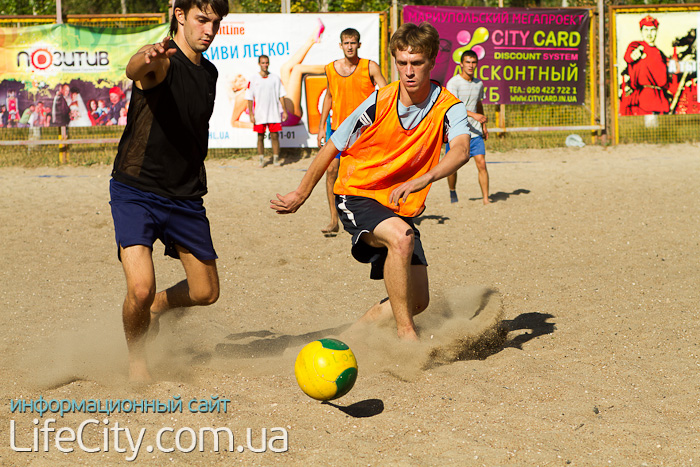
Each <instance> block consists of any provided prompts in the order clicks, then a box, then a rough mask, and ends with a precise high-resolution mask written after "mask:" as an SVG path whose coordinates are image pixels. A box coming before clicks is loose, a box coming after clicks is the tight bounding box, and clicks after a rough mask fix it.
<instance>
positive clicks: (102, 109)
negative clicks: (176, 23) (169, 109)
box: [0, 24, 168, 127]
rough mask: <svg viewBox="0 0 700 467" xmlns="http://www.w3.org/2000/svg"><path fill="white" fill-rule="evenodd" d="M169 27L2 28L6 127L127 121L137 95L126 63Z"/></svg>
mask: <svg viewBox="0 0 700 467" xmlns="http://www.w3.org/2000/svg"><path fill="white" fill-rule="evenodd" d="M167 30H168V25H159V26H156V27H143V28H125V29H105V28H88V27H77V26H69V25H58V24H52V25H45V26H32V27H26V28H0V44H1V45H2V47H0V76H2V80H1V81H0V105H4V107H5V110H3V111H2V112H3V122H2V123H3V126H10V127H12V126H17V127H41V126H98V125H125V124H126V107H127V102H128V97H129V95H130V93H131V82H130V81H128V80H127V79H126V76H125V74H124V70H125V68H126V63H127V62H128V60H129V58H131V56H132V55H133V54H134V53H135V52H136V50H138V48H139V47H141V46H142V45H144V44H148V43H153V42H156V41H158V40H160V39H162V38H163V37H164V36H165V35H166V34H167ZM5 112H6V115H5ZM5 120H7V121H5Z"/></svg>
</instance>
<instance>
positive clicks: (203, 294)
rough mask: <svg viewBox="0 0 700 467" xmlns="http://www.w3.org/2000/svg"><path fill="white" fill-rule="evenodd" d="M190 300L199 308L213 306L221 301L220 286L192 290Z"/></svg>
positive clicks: (210, 285)
mask: <svg viewBox="0 0 700 467" xmlns="http://www.w3.org/2000/svg"><path fill="white" fill-rule="evenodd" d="M190 298H191V299H192V301H193V302H195V303H196V304H197V305H199V306H207V305H213V304H214V303H216V301H217V300H218V299H219V284H209V285H208V286H206V287H200V288H198V289H196V290H190Z"/></svg>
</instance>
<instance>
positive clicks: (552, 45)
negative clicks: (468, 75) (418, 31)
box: [403, 5, 590, 105]
mask: <svg viewBox="0 0 700 467" xmlns="http://www.w3.org/2000/svg"><path fill="white" fill-rule="evenodd" d="M403 18H404V21H405V22H412V23H416V24H419V23H420V22H422V21H428V22H429V23H430V24H432V25H433V26H434V27H435V28H436V29H437V30H438V32H439V33H440V50H439V52H438V56H437V59H436V61H435V68H434V69H433V72H432V74H431V78H432V79H435V80H437V81H439V82H440V83H441V84H442V85H445V84H447V81H449V79H450V78H452V77H453V76H455V75H457V74H459V73H460V71H461V68H460V58H461V56H462V54H463V53H464V52H465V51H467V50H472V51H474V52H475V53H476V54H477V57H478V59H479V66H478V69H477V72H476V77H477V78H479V79H481V80H483V82H484V86H485V90H486V99H485V100H484V101H483V102H484V103H485V104H555V105H575V104H579V105H582V104H584V102H585V97H586V63H587V60H588V40H589V39H588V32H589V27H590V16H589V10H586V9H571V8H567V9H546V8H476V7H474V8H472V7H433V6H413V5H409V6H406V7H404V9H403Z"/></svg>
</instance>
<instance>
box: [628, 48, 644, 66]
mask: <svg viewBox="0 0 700 467" xmlns="http://www.w3.org/2000/svg"><path fill="white" fill-rule="evenodd" d="M630 57H631V58H632V60H634V61H635V62H636V61H637V60H641V59H643V58H646V57H647V54H646V53H645V52H644V46H643V45H638V46H637V48H636V49H634V50H633V51H632V52H630Z"/></svg>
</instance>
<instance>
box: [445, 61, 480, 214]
mask: <svg viewBox="0 0 700 467" xmlns="http://www.w3.org/2000/svg"><path fill="white" fill-rule="evenodd" d="M478 64H479V58H478V56H477V55H476V53H475V52H474V51H472V50H467V51H465V52H464V53H463V54H462V61H461V66H462V71H461V72H460V73H459V74H458V75H456V76H454V77H453V78H452V79H450V80H449V81H448V82H447V86H445V87H446V88H447V90H448V91H450V92H451V93H452V94H454V95H455V97H456V98H457V99H459V100H460V101H462V102H463V103H464V106H465V107H466V108H467V116H468V119H469V130H470V132H471V140H470V142H469V153H470V154H471V157H472V158H473V159H474V162H475V163H476V168H477V169H478V170H479V186H480V187H481V195H482V197H483V200H484V204H489V203H490V201H489V172H488V170H486V147H485V146H484V141H485V140H486V139H487V138H488V136H489V132H488V130H487V129H486V122H487V121H488V119H487V117H486V115H484V106H483V105H482V103H481V101H482V99H484V98H485V97H486V96H485V92H484V82H483V81H481V80H480V79H478V78H476V77H475V76H474V74H475V73H476V67H477V65H478ZM447 146H448V147H447V150H448V151H449V150H450V149H449V144H448V145H447ZM447 185H448V186H449V188H450V201H451V202H453V203H456V202H457V201H458V198H457V190H456V189H457V172H455V173H453V174H452V175H450V176H449V177H447Z"/></svg>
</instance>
